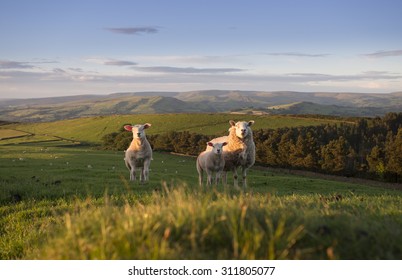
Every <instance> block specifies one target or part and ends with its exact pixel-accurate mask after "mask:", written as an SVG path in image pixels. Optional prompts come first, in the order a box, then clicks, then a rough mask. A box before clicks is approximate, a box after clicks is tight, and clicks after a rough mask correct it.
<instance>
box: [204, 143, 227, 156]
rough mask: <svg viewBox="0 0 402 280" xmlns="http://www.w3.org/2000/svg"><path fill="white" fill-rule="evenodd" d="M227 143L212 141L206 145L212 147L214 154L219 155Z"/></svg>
mask: <svg viewBox="0 0 402 280" xmlns="http://www.w3.org/2000/svg"><path fill="white" fill-rule="evenodd" d="M227 144H228V143H227V142H223V143H212V142H208V143H207V145H208V146H211V147H212V152H213V153H214V154H217V155H220V154H222V152H223V147H224V146H226V145H227Z"/></svg>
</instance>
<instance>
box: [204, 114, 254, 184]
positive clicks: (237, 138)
mask: <svg viewBox="0 0 402 280" xmlns="http://www.w3.org/2000/svg"><path fill="white" fill-rule="evenodd" d="M229 124H230V128H229V135H228V136H222V137H219V138H215V139H213V140H211V141H210V142H212V143H222V142H227V143H228V144H227V145H226V146H225V147H223V157H224V159H225V167H224V169H223V180H224V183H225V184H226V183H227V176H226V172H227V171H233V183H234V186H235V187H238V182H237V179H238V175H237V169H238V168H239V167H241V169H242V178H243V188H247V170H248V169H249V168H250V167H251V166H253V165H254V163H255V144H254V139H253V132H252V130H251V126H252V125H253V124H254V121H248V122H246V121H239V122H234V121H232V120H231V121H229ZM206 150H207V151H208V150H211V148H210V147H209V146H207V149H206Z"/></svg>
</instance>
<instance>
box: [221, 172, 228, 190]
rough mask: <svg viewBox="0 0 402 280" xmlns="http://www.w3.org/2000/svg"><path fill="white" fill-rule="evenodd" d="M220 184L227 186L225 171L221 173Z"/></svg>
mask: <svg viewBox="0 0 402 280" xmlns="http://www.w3.org/2000/svg"><path fill="white" fill-rule="evenodd" d="M222 184H223V185H224V186H226V185H227V184H228V176H227V173H226V171H222Z"/></svg>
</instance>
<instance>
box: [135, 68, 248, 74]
mask: <svg viewBox="0 0 402 280" xmlns="http://www.w3.org/2000/svg"><path fill="white" fill-rule="evenodd" d="M133 69H136V70H138V71H142V72H154V73H182V74H218V73H220V74H222V73H233V72H242V71H244V69H239V68H194V67H171V66H154V67H134V68H133Z"/></svg>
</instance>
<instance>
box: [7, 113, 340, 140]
mask: <svg viewBox="0 0 402 280" xmlns="http://www.w3.org/2000/svg"><path fill="white" fill-rule="evenodd" d="M231 119H233V120H236V121H238V120H252V119H253V120H255V124H254V126H253V128H254V129H260V128H278V127H286V126H287V127H297V126H308V125H320V124H326V123H339V122H340V121H339V120H331V119H315V118H302V117H291V116H267V115H262V116H252V115H235V114H163V115H160V114H150V115H114V116H101V117H88V118H79V119H72V120H63V121H56V122H50V123H25V124H12V125H8V126H4V127H3V128H7V129H18V130H21V131H26V132H29V133H33V134H35V135H42V136H48V137H49V136H51V135H53V136H54V135H55V136H58V137H62V138H66V139H69V140H76V141H83V142H89V143H100V140H101V138H102V136H103V135H105V134H109V133H111V132H115V131H118V130H119V129H121V128H122V127H123V125H124V124H143V123H146V122H147V123H151V124H152V127H151V128H150V129H149V130H148V131H147V133H148V134H158V133H165V132H168V131H185V130H187V131H190V132H196V133H200V134H204V135H215V134H222V135H225V134H227V130H228V128H229V120H231ZM1 135H2V129H1V127H0V138H2V136H1Z"/></svg>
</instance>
